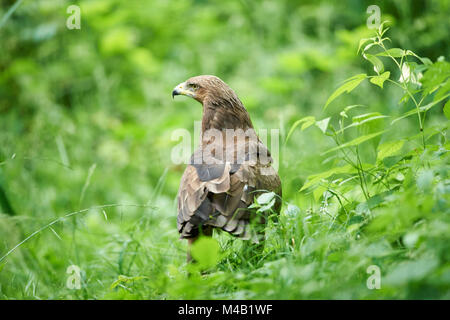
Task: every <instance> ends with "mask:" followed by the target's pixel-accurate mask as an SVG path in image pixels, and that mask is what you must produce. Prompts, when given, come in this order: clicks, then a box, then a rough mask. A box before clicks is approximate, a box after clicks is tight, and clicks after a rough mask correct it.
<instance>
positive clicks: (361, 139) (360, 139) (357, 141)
mask: <svg viewBox="0 0 450 320" xmlns="http://www.w3.org/2000/svg"><path fill="white" fill-rule="evenodd" d="M385 131H386V130H383V131H380V132H375V133H372V134H367V135H365V136H362V137H358V138H356V139H353V140H352V141H349V142H346V143H344V144H341V145H340V146H337V147H335V148H331V149H330V150H328V151H325V152H324V153H322V155H325V154H327V153H330V152H333V151H337V150H341V149H344V148H348V147H352V146H357V145H360V144H361V143H363V142H365V141H367V140H370V139H373V138H375V137H377V136H379V135H381V134H383V133H384V132H385Z"/></svg>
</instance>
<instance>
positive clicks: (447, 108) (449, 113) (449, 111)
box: [444, 100, 450, 120]
mask: <svg viewBox="0 0 450 320" xmlns="http://www.w3.org/2000/svg"><path fill="white" fill-rule="evenodd" d="M444 114H445V117H446V118H447V119H449V120H450V100H448V101H447V102H446V103H445V105H444Z"/></svg>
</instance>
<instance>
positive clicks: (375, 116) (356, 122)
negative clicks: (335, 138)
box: [336, 112, 389, 133]
mask: <svg viewBox="0 0 450 320" xmlns="http://www.w3.org/2000/svg"><path fill="white" fill-rule="evenodd" d="M384 118H389V116H385V115H382V114H381V113H379V112H371V113H365V114H361V115H358V116H355V117H353V118H352V121H353V122H352V123H351V124H349V125H348V126H346V127H344V128H342V129H340V130H339V131H337V132H336V133H342V132H344V131H345V130H347V129H349V128H353V127H359V126H362V125H364V124H367V123H370V122H372V121H375V120H379V119H384Z"/></svg>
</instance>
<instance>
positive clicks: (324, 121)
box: [316, 117, 331, 133]
mask: <svg viewBox="0 0 450 320" xmlns="http://www.w3.org/2000/svg"><path fill="white" fill-rule="evenodd" d="M330 119H331V117H328V118H325V119H322V120H320V121H316V126H317V127H318V128H319V129H320V130H321V131H322V132H323V133H325V132H326V131H327V128H328V123H329V122H330Z"/></svg>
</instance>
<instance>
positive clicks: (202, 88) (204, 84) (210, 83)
mask: <svg viewBox="0 0 450 320" xmlns="http://www.w3.org/2000/svg"><path fill="white" fill-rule="evenodd" d="M177 95H185V96H188V97H191V98H194V99H195V100H197V101H198V102H200V103H202V104H203V103H205V102H213V103H217V104H220V103H223V102H226V101H230V102H232V103H235V102H238V101H239V99H238V97H237V96H236V93H235V92H234V91H233V90H232V89H231V88H230V87H229V86H228V85H227V84H226V83H225V82H223V81H222V80H221V79H220V78H218V77H216V76H210V75H202V76H196V77H192V78H189V79H187V80H186V81H185V82H182V83H180V84H179V85H177V86H176V87H175V88H174V89H173V91H172V97H175V96H177ZM239 102H240V101H239Z"/></svg>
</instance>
